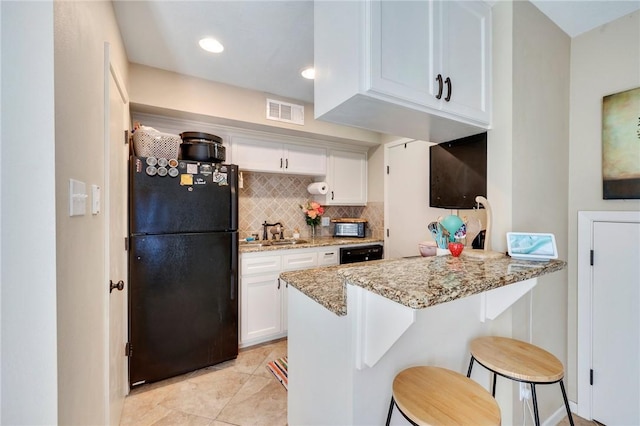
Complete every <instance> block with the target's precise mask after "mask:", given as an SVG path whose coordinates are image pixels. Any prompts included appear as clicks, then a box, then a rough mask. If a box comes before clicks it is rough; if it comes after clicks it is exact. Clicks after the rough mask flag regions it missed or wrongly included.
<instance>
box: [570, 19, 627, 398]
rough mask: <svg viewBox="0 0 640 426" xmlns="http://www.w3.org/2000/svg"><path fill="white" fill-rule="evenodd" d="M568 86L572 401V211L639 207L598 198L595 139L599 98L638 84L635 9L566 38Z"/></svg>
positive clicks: (574, 259)
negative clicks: (568, 55) (569, 106)
mask: <svg viewBox="0 0 640 426" xmlns="http://www.w3.org/2000/svg"><path fill="white" fill-rule="evenodd" d="M570 87H571V98H570V102H571V114H570V135H571V136H570V151H569V165H568V167H569V194H568V213H567V217H568V222H569V233H568V235H569V240H568V245H569V257H568V260H569V312H568V317H569V319H568V320H569V368H568V369H569V374H568V375H569V381H568V382H569V389H568V392H569V397H570V398H572V399H574V400H575V397H576V394H577V378H576V363H577V294H578V283H577V280H578V278H577V264H578V261H577V244H578V235H577V226H578V211H580V210H602V211H606V210H614V211H615V210H635V211H637V210H640V200H626V201H625V200H603V199H602V139H601V137H602V136H601V135H602V98H603V97H604V96H606V95H610V94H613V93H618V92H622V91H625V90H629V89H633V88H636V87H640V12H635V13H632V14H630V15H627V16H625V17H622V18H620V19H618V20H616V21H614V22H611V23H609V24H606V25H604V26H602V27H599V28H596V29H593V30H591V31H589V32H587V33H584V34H582V35H580V36H578V37H575V38H573V39H572V41H571V86H570ZM638 161H639V162H640V159H638Z"/></svg>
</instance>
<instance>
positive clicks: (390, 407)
mask: <svg viewBox="0 0 640 426" xmlns="http://www.w3.org/2000/svg"><path fill="white" fill-rule="evenodd" d="M394 405H396V401H395V400H394V399H393V395H392V396H391V404H389V414H387V423H385V425H386V426H389V424H390V423H391V413H393V406H394Z"/></svg>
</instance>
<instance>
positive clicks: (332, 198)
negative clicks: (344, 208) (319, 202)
mask: <svg viewBox="0 0 640 426" xmlns="http://www.w3.org/2000/svg"><path fill="white" fill-rule="evenodd" d="M331 199H332V200H333V191H331Z"/></svg>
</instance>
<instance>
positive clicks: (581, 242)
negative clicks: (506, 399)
mask: <svg viewBox="0 0 640 426" xmlns="http://www.w3.org/2000/svg"><path fill="white" fill-rule="evenodd" d="M594 222H617V223H640V211H579V212H578V253H577V255H578V333H577V335H578V348H577V358H578V359H577V361H578V363H577V372H576V373H577V375H578V398H577V401H576V404H577V406H578V407H577V408H578V410H577V414H578V415H579V416H580V417H582V418H585V419H587V420H591V419H592V417H591V408H592V395H591V384H590V382H589V370H590V369H591V364H592V356H591V345H592V342H591V333H592V327H591V324H592V318H591V306H592V300H591V294H592V291H593V274H592V270H591V264H590V251H591V249H592V246H593V225H594Z"/></svg>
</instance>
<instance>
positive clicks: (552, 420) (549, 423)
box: [542, 401, 578, 426]
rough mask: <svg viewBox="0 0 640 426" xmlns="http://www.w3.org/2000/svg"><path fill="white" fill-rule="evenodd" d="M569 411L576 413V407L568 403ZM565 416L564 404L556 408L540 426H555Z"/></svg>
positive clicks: (572, 403) (570, 402)
mask: <svg viewBox="0 0 640 426" xmlns="http://www.w3.org/2000/svg"><path fill="white" fill-rule="evenodd" d="M569 409H570V410H571V412H572V413H577V412H578V405H577V404H576V403H575V402H573V401H569ZM566 416H567V410H566V409H565V408H564V404H563V405H562V406H561V407H560V408H558V409H557V410H556V411H555V412H554V413H553V414H552V415H551V416H550V417H548V418H547V419H546V420H545V421H544V422H543V423H542V426H556V425H557V424H558V423H560V421H561V420H562V419H564V418H565V417H566Z"/></svg>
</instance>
